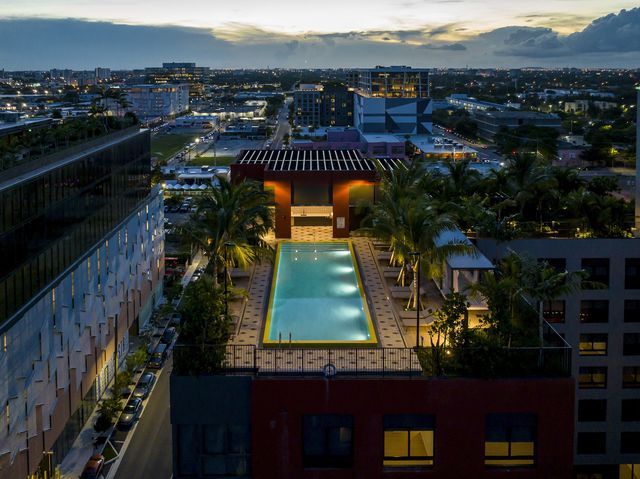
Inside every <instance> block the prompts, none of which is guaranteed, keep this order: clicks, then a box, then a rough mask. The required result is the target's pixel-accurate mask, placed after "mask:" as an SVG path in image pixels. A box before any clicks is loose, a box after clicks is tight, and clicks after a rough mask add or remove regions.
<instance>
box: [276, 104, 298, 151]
mask: <svg viewBox="0 0 640 479" xmlns="http://www.w3.org/2000/svg"><path fill="white" fill-rule="evenodd" d="M291 101H293V100H292V99H287V100H285V102H284V104H283V105H282V108H281V109H280V112H279V113H278V125H277V126H276V131H275V133H274V134H273V142H272V143H271V149H272V150H280V149H281V148H282V139H283V138H284V135H286V134H289V135H291V125H289V120H288V119H287V115H288V114H289V103H291Z"/></svg>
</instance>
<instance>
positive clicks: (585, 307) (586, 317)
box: [580, 300, 609, 323]
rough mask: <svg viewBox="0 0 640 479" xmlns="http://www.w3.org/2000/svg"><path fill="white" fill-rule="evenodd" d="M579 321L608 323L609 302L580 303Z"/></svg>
mask: <svg viewBox="0 0 640 479" xmlns="http://www.w3.org/2000/svg"><path fill="white" fill-rule="evenodd" d="M580 321H581V322H583V323H606V322H607V321H609V301H606V300H584V301H580Z"/></svg>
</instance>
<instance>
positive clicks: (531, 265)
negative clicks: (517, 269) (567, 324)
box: [520, 256, 586, 355]
mask: <svg viewBox="0 0 640 479" xmlns="http://www.w3.org/2000/svg"><path fill="white" fill-rule="evenodd" d="M520 265H521V275H520V280H521V282H522V290H523V293H524V294H525V295H526V296H529V297H531V298H532V299H533V300H535V301H536V306H537V311H538V342H539V345H540V348H542V347H543V346H544V343H543V333H544V302H545V301H551V300H553V299H556V298H558V297H559V296H563V295H566V294H570V293H573V292H575V291H576V290H578V289H579V288H580V287H581V284H582V281H583V280H584V279H585V277H586V275H585V272H584V271H571V272H569V271H557V270H556V269H555V268H554V267H553V266H551V265H549V263H547V262H546V261H543V262H539V261H537V260H535V259H534V258H529V257H526V256H525V257H520ZM540 354H541V355H542V350H541V351H540Z"/></svg>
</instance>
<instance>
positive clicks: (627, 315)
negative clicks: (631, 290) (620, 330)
mask: <svg viewBox="0 0 640 479" xmlns="http://www.w3.org/2000/svg"><path fill="white" fill-rule="evenodd" d="M624 322H625V323H637V322H640V300H637V299H626V300H625V301H624Z"/></svg>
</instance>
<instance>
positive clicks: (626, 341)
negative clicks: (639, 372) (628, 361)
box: [622, 333, 640, 356]
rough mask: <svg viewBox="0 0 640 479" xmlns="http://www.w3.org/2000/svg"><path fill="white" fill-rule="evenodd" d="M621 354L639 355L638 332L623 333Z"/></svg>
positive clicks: (639, 337)
mask: <svg viewBox="0 0 640 479" xmlns="http://www.w3.org/2000/svg"><path fill="white" fill-rule="evenodd" d="M622 354H623V355H625V356H638V355H640V333H624V338H623V343H622Z"/></svg>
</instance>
